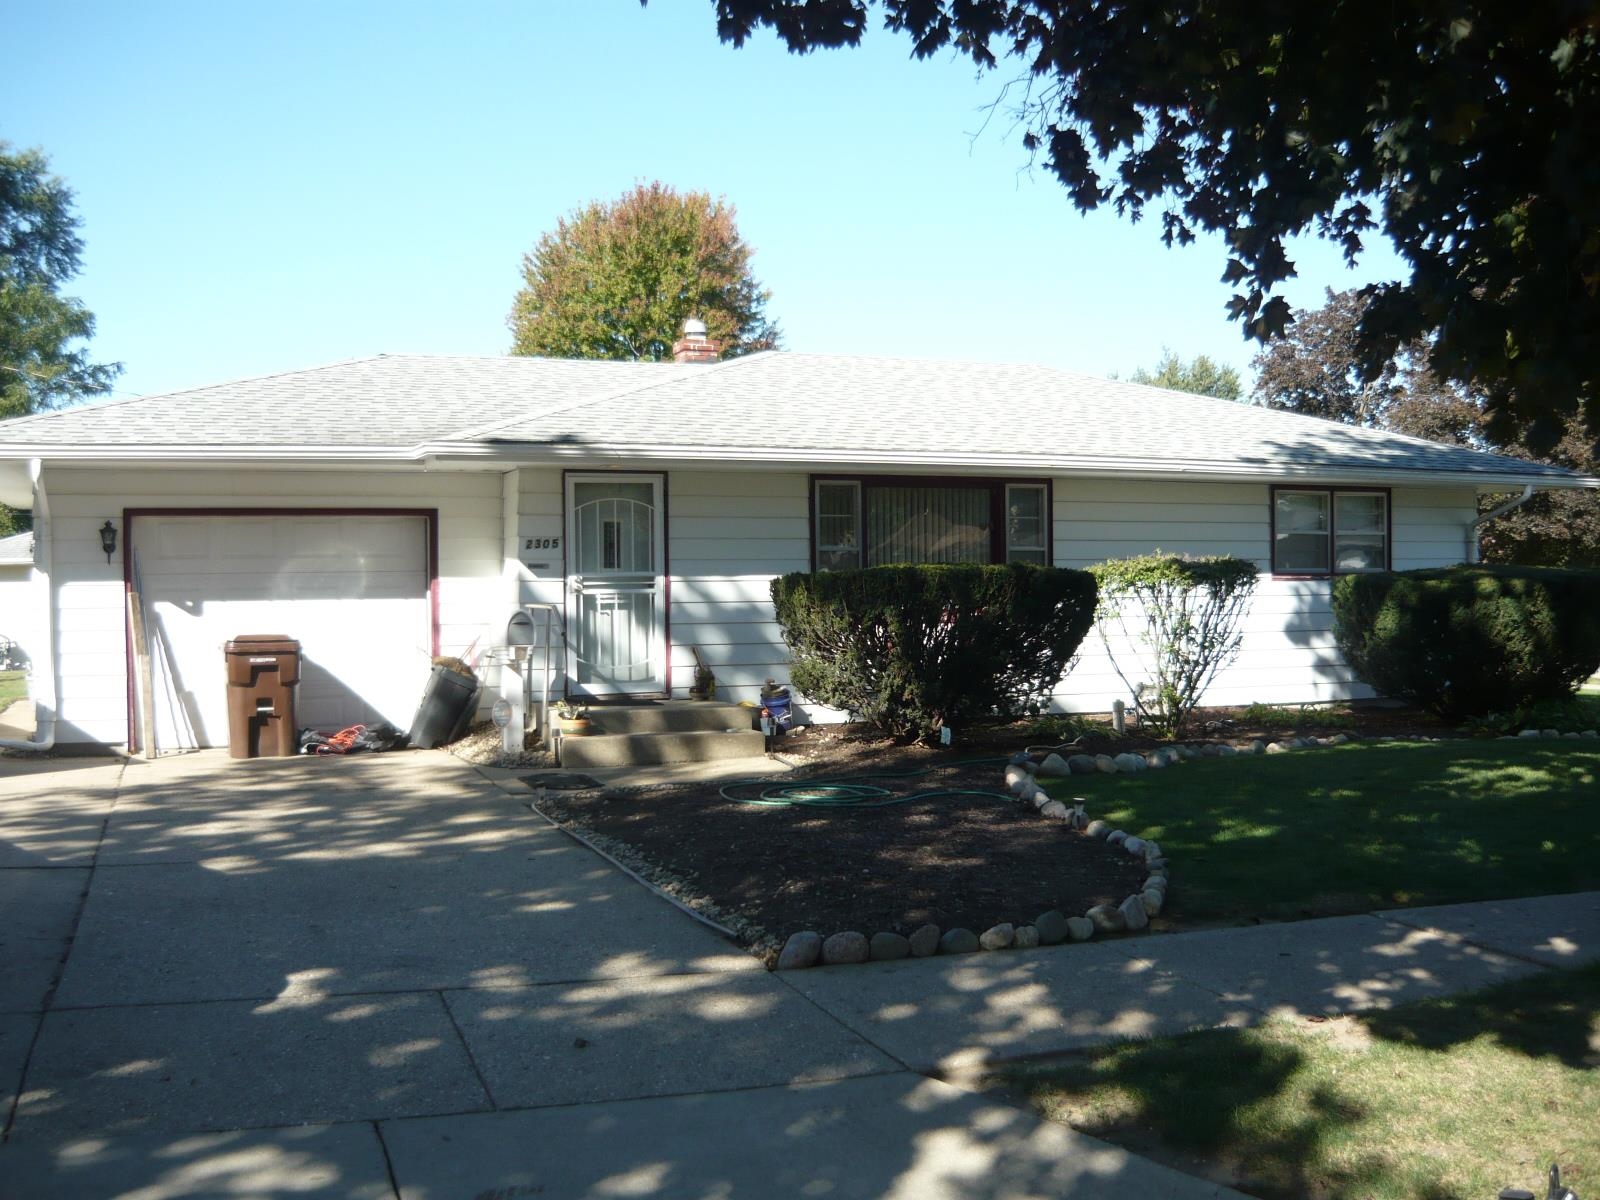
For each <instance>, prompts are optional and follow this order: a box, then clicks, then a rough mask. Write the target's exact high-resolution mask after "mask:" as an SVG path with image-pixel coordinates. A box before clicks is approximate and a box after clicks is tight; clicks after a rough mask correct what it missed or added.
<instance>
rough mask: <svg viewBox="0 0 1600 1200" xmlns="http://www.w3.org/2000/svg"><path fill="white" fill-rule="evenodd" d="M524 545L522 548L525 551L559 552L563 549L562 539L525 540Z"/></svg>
mask: <svg viewBox="0 0 1600 1200" xmlns="http://www.w3.org/2000/svg"><path fill="white" fill-rule="evenodd" d="M523 543H524V544H523V547H522V548H523V549H524V550H559V549H561V539H560V538H558V537H549V538H524V539H523Z"/></svg>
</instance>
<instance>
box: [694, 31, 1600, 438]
mask: <svg viewBox="0 0 1600 1200" xmlns="http://www.w3.org/2000/svg"><path fill="white" fill-rule="evenodd" d="M715 7H716V14H717V32H718V34H719V35H720V36H721V37H722V38H723V40H725V41H729V42H732V43H733V44H734V45H740V44H742V43H743V42H745V41H746V40H747V39H748V38H750V36H751V35H752V34H753V33H754V32H755V31H756V30H757V29H759V28H762V27H766V28H770V29H772V30H773V31H774V32H776V33H777V35H778V36H779V37H780V38H782V39H783V41H784V42H785V44H787V45H788V47H789V48H790V49H791V50H793V51H795V52H805V51H809V50H814V49H817V48H820V47H830V46H846V45H856V44H857V43H859V42H860V41H861V39H862V37H863V36H864V34H865V31H866V29H867V26H868V17H869V15H870V12H871V10H873V9H874V8H876V9H878V10H880V11H881V13H882V15H883V24H884V25H885V27H886V28H887V29H888V30H890V31H891V32H893V33H897V34H904V35H906V36H908V37H909V38H910V40H911V51H912V53H913V54H914V55H916V56H917V57H918V58H927V57H930V56H932V55H934V54H937V53H939V52H941V51H944V50H954V51H955V52H957V53H959V54H964V55H966V56H967V57H969V58H971V59H972V60H973V61H974V62H975V63H976V64H977V65H978V66H979V67H980V68H981V69H986V70H988V69H1010V70H1012V71H1013V72H1014V75H1013V79H1012V83H1013V84H1019V85H1020V86H1015V87H1012V86H1009V85H1003V87H1002V89H1001V90H1002V92H1003V99H1002V103H1006V104H1010V105H1012V106H1013V107H1014V108H1015V110H1016V114H1017V117H1018V120H1019V121H1020V122H1021V123H1022V124H1023V125H1024V126H1025V128H1026V134H1025V136H1024V145H1025V148H1026V149H1027V150H1028V151H1029V152H1030V153H1031V154H1034V155H1037V156H1041V157H1042V158H1043V161H1044V164H1045V166H1046V167H1047V169H1048V170H1049V171H1050V172H1051V173H1053V174H1054V175H1055V176H1056V177H1057V178H1058V179H1059V180H1060V181H1061V183H1062V185H1063V186H1064V187H1065V188H1066V189H1067V194H1068V195H1069V196H1070V197H1071V199H1072V201H1073V203H1074V204H1075V205H1076V206H1077V207H1078V208H1079V209H1080V210H1083V211H1088V210H1091V209H1095V208H1099V207H1101V206H1102V205H1107V204H1109V205H1112V206H1113V207H1115V209H1116V210H1117V212H1118V213H1119V214H1122V215H1124V216H1127V217H1129V218H1130V219H1132V220H1138V219H1139V218H1140V217H1142V216H1144V215H1146V214H1147V213H1150V212H1154V213H1156V214H1157V216H1158V220H1159V225H1160V230H1161V236H1162V238H1163V239H1164V240H1165V241H1166V242H1167V243H1168V244H1169V245H1171V244H1175V243H1176V244H1182V243H1187V242H1191V241H1193V240H1194V239H1195V238H1196V236H1197V235H1199V234H1201V233H1213V234H1217V235H1219V236H1220V237H1221V238H1222V239H1223V241H1224V243H1225V245H1226V247H1227V250H1226V253H1227V258H1226V262H1225V264H1224V267H1223V272H1222V278H1223V280H1224V281H1225V282H1227V283H1230V284H1234V285H1236V288H1237V290H1236V291H1235V293H1234V295H1233V297H1232V299H1231V300H1230V301H1229V302H1228V311H1229V314H1230V316H1231V317H1232V318H1233V319H1234V320H1236V321H1238V322H1239V324H1240V325H1241V326H1242V328H1243V329H1244V330H1245V332H1246V333H1247V334H1248V335H1249V336H1251V337H1254V338H1256V339H1257V340H1259V341H1263V342H1265V341H1267V340H1269V339H1271V338H1273V337H1276V336H1279V335H1280V334H1282V333H1283V331H1284V330H1285V329H1286V328H1287V327H1288V325H1289V322H1290V309H1289V305H1288V303H1287V302H1286V301H1285V300H1284V299H1283V297H1282V296H1280V295H1275V294H1274V292H1275V289H1276V288H1277V287H1278V285H1279V284H1281V283H1282V282H1283V281H1284V280H1286V279H1288V278H1289V277H1291V276H1292V275H1294V274H1295V264H1294V263H1293V262H1292V261H1291V259H1290V257H1289V243H1290V239H1293V238H1296V237H1300V236H1304V235H1312V236H1317V237H1321V238H1324V239H1327V240H1329V241H1332V242H1333V243H1335V244H1336V245H1337V246H1339V247H1340V248H1341V249H1342V250H1343V252H1344V255H1345V258H1346V259H1347V260H1348V261H1350V262H1352V263H1353V262H1354V261H1356V259H1357V258H1359V257H1360V255H1361V253H1362V251H1363V250H1364V249H1365V247H1366V244H1367V240H1368V239H1369V238H1371V237H1372V236H1374V235H1376V234H1382V235H1384V236H1386V237H1387V238H1388V240H1389V241H1390V243H1391V244H1392V245H1393V246H1394V248H1395V250H1396V251H1397V252H1398V253H1399V254H1400V256H1401V257H1402V258H1403V259H1404V260H1405V262H1406V263H1407V265H1408V266H1409V268H1410V278H1409V279H1405V280H1396V281H1392V282H1388V283H1383V284H1378V285H1374V286H1372V287H1370V288H1368V289H1366V298H1367V299H1368V300H1369V301H1370V304H1369V307H1368V309H1367V311H1366V313H1365V315H1364V316H1363V318H1362V322H1361V330H1360V337H1361V349H1362V361H1363V365H1364V369H1365V370H1366V371H1367V372H1368V373H1369V374H1370V375H1373V376H1376V374H1377V373H1378V372H1380V371H1381V369H1382V365H1383V364H1384V363H1386V362H1388V361H1389V360H1390V359H1392V358H1393V357H1394V355H1395V352H1396V350H1397V349H1398V348H1399V347H1402V346H1405V345H1407V344H1409V343H1411V342H1413V341H1415V340H1416V339H1417V338H1420V337H1425V336H1426V337H1429V339H1430V341H1429V349H1428V361H1429V366H1430V367H1431V368H1432V370H1433V371H1434V372H1435V373H1437V374H1438V375H1439V376H1440V377H1441V378H1443V379H1446V380H1449V381H1452V382H1457V383H1470V384H1472V385H1474V386H1476V387H1478V388H1480V389H1481V390H1482V391H1483V393H1484V395H1485V398H1486V419H1487V423H1488V427H1489V431H1490V435H1491V437H1492V438H1493V439H1494V440H1495V441H1497V442H1507V441H1510V440H1512V439H1513V438H1515V437H1519V436H1520V437H1521V438H1523V439H1524V440H1525V441H1526V442H1527V444H1528V445H1529V446H1530V447H1531V448H1532V449H1533V450H1534V451H1535V452H1538V453H1543V452H1545V451H1547V450H1549V449H1550V447H1552V446H1553V445H1554V444H1555V443H1556V442H1557V441H1558V440H1559V439H1560V437H1561V436H1562V431H1563V429H1564V427H1565V424H1566V422H1567V421H1568V419H1570V418H1572V417H1575V416H1580V415H1581V416H1582V417H1583V418H1584V420H1585V428H1586V431H1587V433H1588V435H1589V436H1591V437H1592V436H1593V435H1594V434H1595V433H1596V432H1597V431H1600V354H1597V353H1596V350H1595V347H1596V341H1597V330H1600V235H1597V232H1596V231H1597V230H1600V22H1597V21H1596V20H1595V16H1594V12H1593V8H1592V6H1591V5H1585V4H1573V3H1566V4H1537V3H1535V4H1507V3H1503V2H1502V0H1461V2H1460V3H1454V4H1438V3H1433V2H1431V0H1383V2H1381V3H1379V2H1378V0H1347V2H1344V3H1339V4H1311V5H1305V4H1300V5H1278V6H1271V5H1266V6H1263V5H1259V4H1238V3H1233V2H1231V0H1101V2H1099V3H1093V4H1088V3H1080V4H1063V3H1061V2H1060V0H877V2H870V3H869V0H715ZM1351 64H1359V69H1352V65H1351ZM1012 96H1015V97H1018V98H1017V99H1011V98H1010V97H1012Z"/></svg>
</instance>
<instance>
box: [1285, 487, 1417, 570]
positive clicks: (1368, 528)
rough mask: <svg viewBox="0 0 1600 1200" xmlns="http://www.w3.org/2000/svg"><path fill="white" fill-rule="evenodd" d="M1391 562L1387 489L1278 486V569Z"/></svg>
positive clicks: (1384, 565) (1381, 567) (1376, 567)
mask: <svg viewBox="0 0 1600 1200" xmlns="http://www.w3.org/2000/svg"><path fill="white" fill-rule="evenodd" d="M1388 567H1389V494H1388V493H1387V492H1382V491H1362V490H1359V489H1354V488H1300V487H1281V488H1274V489H1273V492H1272V571H1273V574H1275V575H1350V574H1359V573H1361V572H1364V571H1384V570H1387V569H1388Z"/></svg>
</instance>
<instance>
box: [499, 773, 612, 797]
mask: <svg viewBox="0 0 1600 1200" xmlns="http://www.w3.org/2000/svg"><path fill="white" fill-rule="evenodd" d="M517 778H518V779H520V780H521V781H522V782H523V783H526V784H527V785H528V786H530V787H544V788H549V789H550V790H551V791H552V792H583V791H588V790H589V789H590V788H603V787H605V784H603V783H601V782H600V781H599V780H598V779H595V778H593V777H592V776H589V775H579V774H577V773H576V772H575V771H539V772H536V773H535V774H533V775H519V776H517Z"/></svg>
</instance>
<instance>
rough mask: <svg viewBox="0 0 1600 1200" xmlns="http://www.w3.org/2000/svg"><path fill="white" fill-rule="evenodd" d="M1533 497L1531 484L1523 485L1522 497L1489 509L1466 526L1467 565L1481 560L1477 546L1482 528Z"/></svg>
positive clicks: (1480, 553) (1480, 551)
mask: <svg viewBox="0 0 1600 1200" xmlns="http://www.w3.org/2000/svg"><path fill="white" fill-rule="evenodd" d="M1533 496H1534V491H1533V484H1531V483H1528V484H1524V485H1523V487H1522V495H1520V496H1518V497H1517V498H1516V499H1515V500H1507V501H1506V502H1505V503H1504V504H1502V505H1500V506H1498V507H1497V508H1491V509H1490V510H1489V511H1488V512H1486V513H1484V514H1483V516H1481V517H1479V518H1478V519H1477V520H1475V521H1473V522H1472V524H1470V525H1468V526H1467V561H1468V562H1469V563H1475V562H1479V561H1481V559H1482V547H1481V545H1480V544H1479V535H1480V534H1481V533H1482V532H1483V527H1484V526H1485V525H1487V524H1488V523H1489V522H1490V521H1492V520H1494V519H1495V518H1496V517H1503V516H1505V515H1506V514H1507V513H1508V512H1510V511H1511V510H1512V509H1514V508H1521V507H1522V506H1523V505H1524V504H1526V503H1527V502H1528V501H1529V500H1532V499H1533Z"/></svg>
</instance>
